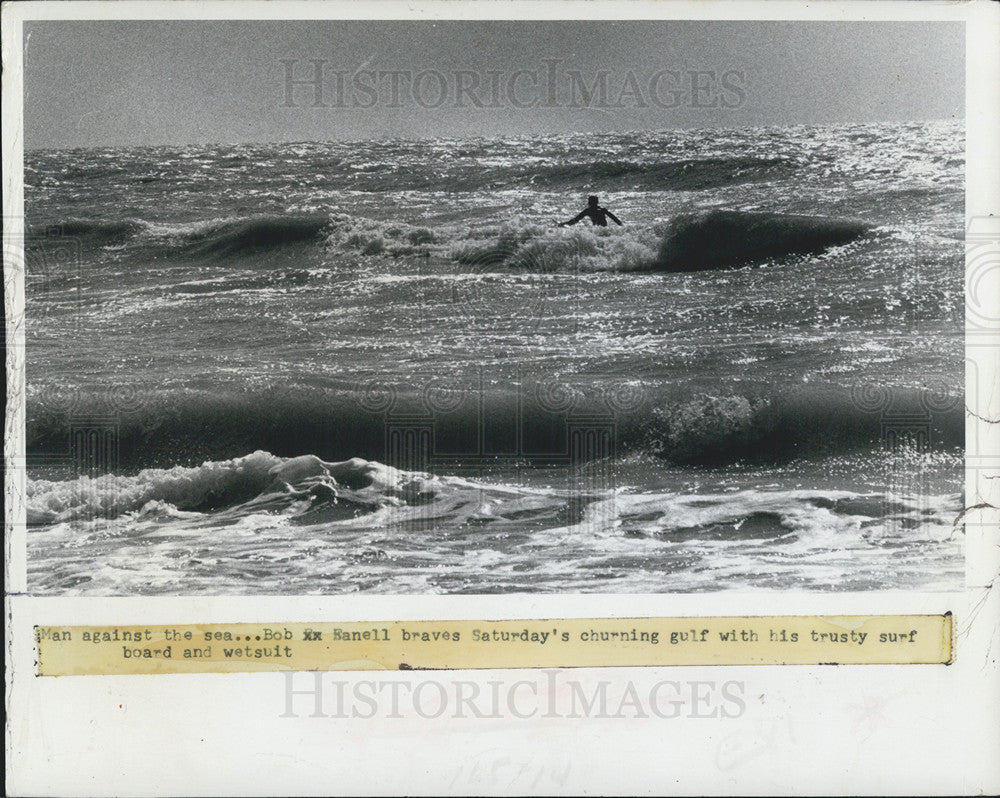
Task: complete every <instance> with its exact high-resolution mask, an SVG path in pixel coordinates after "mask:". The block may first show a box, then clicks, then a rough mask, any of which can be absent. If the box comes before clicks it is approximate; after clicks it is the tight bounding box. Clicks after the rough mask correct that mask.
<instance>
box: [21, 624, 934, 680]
mask: <svg viewBox="0 0 1000 798" xmlns="http://www.w3.org/2000/svg"><path fill="white" fill-rule="evenodd" d="M952 628H953V624H952V615H951V613H946V614H944V615H875V616H868V615H851V616H835V617H819V616H815V617H813V616H798V615H794V616H766V617H714V618H701V617H694V618H561V619H551V620H537V619H532V620H506V621H384V622H380V621H374V622H366V623H358V622H350V623H280V622H279V623H268V624H253V623H236V624H193V625H190V624H188V625H177V626H142V625H138V626H37V627H35V638H36V642H37V645H38V674H39V675H40V676H76V675H91V674H154V673H240V672H251V671H253V672H258V671H290V670H297V671H301V670H331V671H337V670H410V669H415V670H416V669H439V670H462V669H479V668H591V667H636V666H638V667H641V666H662V665H816V664H839V665H869V664H870V665H875V664H934V663H950V662H951V661H952V658H953V648H952Z"/></svg>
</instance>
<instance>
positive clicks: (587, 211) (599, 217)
mask: <svg viewBox="0 0 1000 798" xmlns="http://www.w3.org/2000/svg"><path fill="white" fill-rule="evenodd" d="M584 217H587V218H588V219H590V223H591V224H593V225H594V226H595V227H607V226H608V217H610V218H611V221H613V222H614V223H615V224H617V225H618V226H619V227H621V225H622V220H621V219H619V218H618V217H617V216H615V215H614V214H613V213H612V212H611V211H609V210H608V209H607V208H602V207H601V206H600V205H598V204H597V197H596V196H594V195H593V194H591V195H590V196H589V197H587V207H586V208H584V209H583V210H582V211H580V212H579V213H578V214H577V215H576V216H574V217H573V218H572V219H570V220H569V221H568V222H559V226H560V227H568V226H569V225H571V224H576V223H577V222H578V221H580V220H581V219H582V218H584Z"/></svg>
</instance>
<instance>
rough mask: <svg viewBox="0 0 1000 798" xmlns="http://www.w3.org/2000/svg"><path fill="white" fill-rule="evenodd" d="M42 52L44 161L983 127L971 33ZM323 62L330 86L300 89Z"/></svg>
mask: <svg viewBox="0 0 1000 798" xmlns="http://www.w3.org/2000/svg"><path fill="white" fill-rule="evenodd" d="M25 41H26V45H25V81H24V85H25V101H24V102H25V145H26V146H27V147H28V148H33V147H77V146H116V145H143V144H187V143H214V142H226V143H236V142H269V141H314V140H320V141H322V140H333V139H342V140H357V139H378V138H385V137H402V138H424V137H429V136H493V135H518V134H544V133H553V132H571V131H579V132H590V131H620V130H646V129H648V130H661V129H665V128H689V127H739V126H744V125H795V124H815V123H839V122H878V121H899V120H923V119H946V118H961V117H962V116H963V115H964V85H965V84H964V37H963V25H962V23H910V22H900V23H862V22H847V23H833V22H678V21H662V22H603V21H602V22H540V21H522V22H438V23H432V22H418V21H406V22H378V21H360V22H334V21H315V22H277V21H275V22H256V21H255V22H228V21H197V22H186V21H185V22H171V21H149V22H146V21H143V22H138V21H103V22H29V23H25ZM315 61H319V62H320V66H319V68H320V70H321V80H322V83H321V86H320V88H319V89H318V90H317V88H316V86H315V85H314V84H313V83H306V82H303V83H292V84H289V83H288V82H287V81H288V79H289V78H291V79H292V80H293V81H310V80H312V79H313V78H314V77H315V76H316V68H317V67H316V64H315V63H314V62H315ZM390 73H396V74H395V76H394V75H392V74H390ZM317 103H318V105H317Z"/></svg>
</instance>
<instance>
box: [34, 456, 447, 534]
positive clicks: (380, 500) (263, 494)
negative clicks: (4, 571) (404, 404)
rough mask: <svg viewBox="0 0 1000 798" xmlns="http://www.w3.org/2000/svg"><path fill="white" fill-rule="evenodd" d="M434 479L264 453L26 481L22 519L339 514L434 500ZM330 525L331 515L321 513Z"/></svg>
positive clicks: (356, 462) (362, 464)
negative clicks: (305, 508)
mask: <svg viewBox="0 0 1000 798" xmlns="http://www.w3.org/2000/svg"><path fill="white" fill-rule="evenodd" d="M433 482H434V478H433V477H431V476H430V475H428V474H415V473H409V472H402V471H399V470H398V469H395V468H391V467H389V466H384V465H382V464H381V463H373V462H368V461H365V460H361V459H358V458H353V459H349V460H347V461H344V462H341V463H327V462H323V461H322V460H320V459H319V458H318V457H316V456H314V455H303V456H299V457H292V458H282V457H276V456H274V455H272V454H270V453H268V452H264V451H259V450H258V451H256V452H254V453H252V454H249V455H246V456H243V457H237V458H232V459H229V460H223V461H208V462H205V463H203V464H202V465H200V466H195V467H183V466H174V467H173V468H169V469H145V470H143V471H140V472H139V473H138V474H136V475H134V476H121V475H116V474H105V475H101V476H97V477H92V476H89V475H84V476H80V477H78V478H76V479H72V480H65V481H57V480H44V479H39V480H31V481H29V484H28V488H27V519H28V523H29V524H31V525H35V526H38V525H51V524H56V523H63V522H66V521H72V520H77V519H81V518H82V519H93V518H95V517H100V518H116V517H119V516H121V515H124V514H126V513H134V512H138V513H145V514H148V513H150V512H153V513H159V512H163V511H164V509H165V508H167V509H169V511H170V512H172V511H173V510H180V511H199V512H218V511H222V510H227V509H233V508H238V510H239V511H240V512H244V513H245V512H258V511H273V510H275V509H279V508H284V507H288V506H290V505H291V504H292V503H293V502H305V503H306V504H307V505H309V506H310V508H311V509H315V507H316V506H318V505H329V506H330V507H331V508H336V510H338V511H339V514H340V515H342V516H344V517H353V516H354V515H356V513H357V512H359V511H360V512H367V511H370V510H373V509H376V508H378V507H379V506H383V505H392V504H405V503H411V504H414V503H418V502H422V501H427V500H428V499H429V497H431V496H433V494H434V489H433ZM327 519H328V520H329V514H327Z"/></svg>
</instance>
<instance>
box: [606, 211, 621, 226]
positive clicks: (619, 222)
mask: <svg viewBox="0 0 1000 798" xmlns="http://www.w3.org/2000/svg"><path fill="white" fill-rule="evenodd" d="M604 212H605V213H606V214H607V215H608V216H610V217H611V221H613V222H614V223H615V224H616V225H618V226H619V227H622V220H621V219H619V218H618V217H617V216H615V215H614V214H613V213H612V212H611V211H609V210H608V209H607V208H605V209H604Z"/></svg>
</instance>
